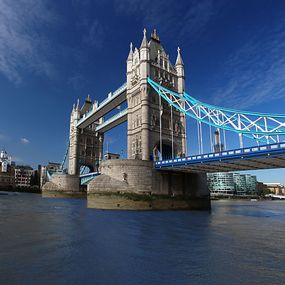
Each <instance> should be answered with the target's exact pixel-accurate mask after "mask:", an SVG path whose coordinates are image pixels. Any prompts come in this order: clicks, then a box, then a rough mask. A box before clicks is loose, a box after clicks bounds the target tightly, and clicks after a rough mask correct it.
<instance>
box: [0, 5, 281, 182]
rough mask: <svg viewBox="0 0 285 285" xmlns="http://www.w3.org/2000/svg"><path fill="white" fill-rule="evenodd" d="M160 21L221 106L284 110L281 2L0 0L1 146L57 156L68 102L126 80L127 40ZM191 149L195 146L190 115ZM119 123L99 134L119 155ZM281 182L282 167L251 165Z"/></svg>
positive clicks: (30, 157)
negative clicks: (260, 167)
mask: <svg viewBox="0 0 285 285" xmlns="http://www.w3.org/2000/svg"><path fill="white" fill-rule="evenodd" d="M144 27H145V28H146V29H147V31H148V37H149V36H150V31H151V30H152V29H153V28H156V29H157V30H158V33H159V36H160V38H161V41H162V44H163V46H164V47H165V49H166V50H167V52H168V53H169V54H170V58H171V59H172V61H175V58H176V49H177V46H180V48H181V52H182V56H183V60H184V64H185V74H186V90H187V91H188V92H189V93H191V95H193V96H194V97H196V98H197V99H200V100H202V101H205V102H207V103H211V104H216V105H220V106H227V107H235V108H239V109H246V110H253V111H263V112H265V111H266V112H274V113H284V106H285V2H284V1H278V0H274V1H263V0H259V1H257V0H256V1H253V0H251V1H243V0H239V1H226V0H195V1H174V0H163V1H162V0H158V1H155V0H152V1H150V0H146V1H142V0H113V1H91V0H70V1H67V0H65V1H64V0H62V1H55V0H53V1H52V0H37V1H36V0H0V107H1V120H0V148H2V147H5V148H6V149H7V151H8V152H9V153H10V154H11V155H12V156H13V158H14V159H15V160H16V161H18V163H26V164H32V165H33V166H36V165H37V164H38V163H41V164H45V163H47V162H48V161H61V160H62V158H63V155H64V152H65V148H66V144H67V141H68V132H69V115H70V111H71V108H72V104H73V103H74V102H75V101H76V100H77V98H80V100H81V102H82V101H83V100H84V98H85V97H86V96H87V94H90V95H91V97H92V99H97V100H99V101H101V100H103V99H104V98H105V96H106V94H108V93H109V92H110V91H112V90H114V89H116V88H117V87H119V86H120V85H121V84H122V83H123V82H125V80H126V58H127V55H128V51H129V43H130V41H132V42H133V43H134V45H135V46H139V45H140V42H141V39H142V30H143V28H144ZM188 125H189V140H188V144H189V149H190V150H191V151H192V152H193V153H195V151H196V150H197V142H196V140H197V139H196V130H192V125H193V123H191V122H190V123H189V124H188ZM121 133H126V125H125V124H124V125H122V126H120V127H118V128H117V129H115V130H113V131H110V132H109V133H107V134H106V140H105V143H107V142H108V145H109V149H110V150H112V151H114V152H120V153H123V154H124V155H126V137H122V136H121V135H120V136H119V135H118V134H121ZM257 174H258V177H259V178H260V180H266V181H269V180H271V181H277V180H278V181H282V182H285V175H284V174H285V171H284V170H277V171H262V172H257Z"/></svg>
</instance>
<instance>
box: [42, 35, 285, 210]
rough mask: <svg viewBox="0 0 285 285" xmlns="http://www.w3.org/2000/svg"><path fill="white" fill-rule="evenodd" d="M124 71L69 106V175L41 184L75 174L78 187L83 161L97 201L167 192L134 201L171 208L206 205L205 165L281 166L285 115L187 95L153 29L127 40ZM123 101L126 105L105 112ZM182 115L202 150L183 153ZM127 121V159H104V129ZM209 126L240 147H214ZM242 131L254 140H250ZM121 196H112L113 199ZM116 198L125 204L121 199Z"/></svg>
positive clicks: (208, 168) (180, 71)
mask: <svg viewBox="0 0 285 285" xmlns="http://www.w3.org/2000/svg"><path fill="white" fill-rule="evenodd" d="M126 79H127V80H126V83H124V84H122V86H120V87H119V88H118V89H116V90H115V91H114V92H110V93H109V94H108V96H107V98H106V99H105V100H103V101H102V102H101V103H98V101H94V102H92V100H91V98H90V97H89V96H88V97H87V98H86V100H85V102H84V104H83V105H82V106H80V104H79V101H78V102H77V105H76V106H75V105H74V106H73V109H72V112H71V117H70V139H69V151H68V174H69V175H66V177H65V178H62V177H58V178H56V177H55V178H54V179H53V181H52V182H51V183H50V184H49V185H47V187H46V188H49V187H55V186H56V185H57V186H56V187H57V188H60V187H61V188H62V187H63V186H62V185H63V184H64V183H65V182H63V180H64V181H65V180H66V181H68V180H69V179H71V180H72V181H73V182H72V183H71V184H68V182H66V184H65V185H69V186H68V187H70V185H74V188H76V187H77V188H78V187H79V180H76V177H77V178H78V179H79V175H80V168H81V167H82V166H85V167H88V168H89V170H90V174H84V175H82V181H81V182H82V184H86V183H87V192H88V197H91V196H92V195H93V196H94V197H95V198H96V199H97V200H96V199H95V200H94V201H95V206H96V207H99V208H104V207H106V208H112V205H113V204H114V201H113V202H112V203H113V204H111V202H110V203H108V202H106V201H104V203H103V204H102V203H101V204H100V201H101V200H100V199H101V198H100V197H102V195H103V196H104V194H106V193H108V194H110V193H111V194H112V195H113V194H114V193H118V192H119V193H120V195H121V194H122V195H123V194H124V193H132V194H134V195H142V196H143V195H149V194H152V196H153V195H157V196H161V195H162V196H164V200H163V203H162V202H161V200H159V199H158V200H159V201H160V202H157V204H155V202H154V201H153V200H152V202H151V204H148V205H147V206H146V205H144V206H138V205H137V206H136V207H137V208H139V207H142V208H145V207H151V208H169V207H170V206H169V205H172V207H173V208H189V207H190V208H208V207H209V190H208V188H207V183H206V173H207V172H219V171H223V172H224V171H237V170H246V169H265V168H277V167H278V168H279V167H285V143H282V141H283V140H282V138H283V136H284V135H285V115H283V114H267V113H256V112H248V111H238V110H233V109H229V108H222V107H217V106H212V105H209V104H206V103H203V102H201V101H199V100H197V99H196V98H194V97H192V96H191V95H189V94H188V93H186V92H185V76H184V63H183V60H182V56H181V53H180V49H179V48H178V49H177V57H176V61H175V64H173V63H172V62H171V61H170V57H169V55H168V54H167V52H166V50H165V49H164V47H163V46H162V44H161V41H160V38H159V36H158V34H157V33H156V30H154V31H153V33H152V34H151V38H150V40H148V39H147V35H146V30H144V32H143V39H142V42H141V45H140V47H139V48H133V45H132V44H130V50H129V54H128V57H127V78H126ZM122 103H126V105H127V108H126V109H123V110H121V111H118V112H117V114H115V115H113V116H112V117H110V118H108V119H106V117H107V115H108V114H109V113H110V112H111V111H113V110H116V109H117V107H118V106H121V104H122ZM186 118H191V119H194V120H196V122H197V130H198V135H197V136H198V146H199V153H198V154H195V155H191V156H189V155H187V153H188V152H187V134H186V132H187V128H186ZM126 121H127V145H128V159H125V160H122V159H120V160H110V161H103V142H104V133H105V132H107V131H109V130H110V129H112V128H114V127H116V126H118V125H119V124H121V123H123V122H126ZM202 125H203V126H204V125H205V126H208V127H209V130H210V132H209V134H210V137H209V141H210V151H208V152H206V151H204V146H203V128H202ZM212 128H214V129H216V130H218V131H216V132H215V134H218V135H219V136H220V132H221V131H222V132H223V135H224V136H223V143H224V144H223V145H226V135H225V132H231V133H235V134H237V138H238V141H239V144H240V146H239V148H234V149H229V148H228V150H224V149H221V148H216V147H214V144H213V138H212V133H211V131H212ZM193 136H195V135H194V134H191V137H193ZM220 139H221V138H220ZM245 139H251V140H252V142H253V144H257V145H256V146H252V145H250V146H249V147H247V146H245V145H244V142H245V141H244V140H245ZM204 140H205V139H204ZM215 151H216V152H215ZM69 177H71V178H69ZM57 179H58V181H60V182H58V181H57ZM74 181H77V182H74ZM52 183H53V184H52ZM74 183H75V184H76V183H77V185H75V184H74ZM59 184H60V186H59ZM63 188H64V187H63ZM98 195H99V196H98ZM109 196H110V195H109ZM173 196H175V197H178V196H179V197H182V198H181V200H179V201H178V202H177V201H176V200H175V201H176V202H177V203H176V204H175V205H174V204H173V203H174V202H173V200H171V199H172V197H173ZM122 197H123V196H119V197H116V198H115V201H117V200H118V199H119V200H120V199H122ZM116 199H117V200H116ZM98 201H99V202H98ZM120 201H121V200H120ZM156 201H157V200H156ZM133 202H134V201H133ZM96 203H97V204H96ZM134 203H135V204H136V202H134ZM159 203H162V206H161V204H159ZM117 205H120V206H119V207H121V208H128V207H130V206H128V203H127V202H126V201H125V200H124V201H123V202H122V201H121V202H120V203H117ZM122 205H124V206H122ZM173 205H174V206H173Z"/></svg>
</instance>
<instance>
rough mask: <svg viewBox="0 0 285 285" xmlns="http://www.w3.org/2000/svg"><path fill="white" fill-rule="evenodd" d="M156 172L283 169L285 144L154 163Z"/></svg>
mask: <svg viewBox="0 0 285 285" xmlns="http://www.w3.org/2000/svg"><path fill="white" fill-rule="evenodd" d="M154 166H155V168H156V169H158V170H164V169H165V170H171V169H172V170H182V169H184V170H186V171H187V170H188V171H193V172H195V171H196V172H229V171H238V170H239V171H240V170H255V169H269V168H285V143H277V144H269V145H262V146H254V147H247V148H241V149H232V150H228V151H222V152H217V153H206V154H199V155H192V156H186V157H179V158H175V159H169V160H161V161H156V162H155V165H154Z"/></svg>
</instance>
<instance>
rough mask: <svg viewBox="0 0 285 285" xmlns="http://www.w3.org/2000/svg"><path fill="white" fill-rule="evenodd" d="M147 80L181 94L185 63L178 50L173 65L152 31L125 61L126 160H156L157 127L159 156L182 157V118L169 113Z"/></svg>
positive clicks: (183, 145)
mask: <svg viewBox="0 0 285 285" xmlns="http://www.w3.org/2000/svg"><path fill="white" fill-rule="evenodd" d="M148 77H150V78H151V79H153V80H154V81H156V82H158V83H160V84H161V85H163V86H165V87H166V88H168V89H170V90H172V91H174V92H176V93H183V91H184V64H183V61H182V58H181V55H180V49H179V48H178V55H177V60H176V64H175V65H172V64H171V62H170V60H169V55H168V54H167V53H166V52H165V50H164V48H163V47H162V45H161V43H160V39H159V37H158V35H157V34H156V31H155V30H154V32H153V33H152V35H151V39H150V41H149V42H148V40H147V38H146V31H145V30H144V37H143V40H142V43H141V47H140V48H139V49H138V48H135V49H134V51H133V47H132V44H131V47H130V52H129V56H128V59H127V102H128V158H129V159H142V160H153V159H154V158H155V157H156V158H157V156H158V155H157V153H158V152H161V150H160V148H161V146H160V127H161V133H162V156H163V157H164V158H170V157H172V156H176V155H178V154H179V155H181V154H185V153H186V128H185V126H186V124H185V115H184V114H182V113H181V112H179V111H177V110H174V109H173V110H172V109H171V107H170V106H169V104H168V103H167V102H166V101H165V100H163V99H161V97H160V96H159V95H158V94H157V93H156V92H155V91H154V90H153V89H152V88H151V87H150V86H149V85H148V83H147V78H148ZM171 114H172V116H171ZM160 116H161V119H160ZM172 133H173V148H172ZM172 149H173V151H172Z"/></svg>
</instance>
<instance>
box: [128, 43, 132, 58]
mask: <svg viewBox="0 0 285 285" xmlns="http://www.w3.org/2000/svg"><path fill="white" fill-rule="evenodd" d="M132 59H133V43H132V42H131V43H130V52H129V55H128V60H132Z"/></svg>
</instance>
